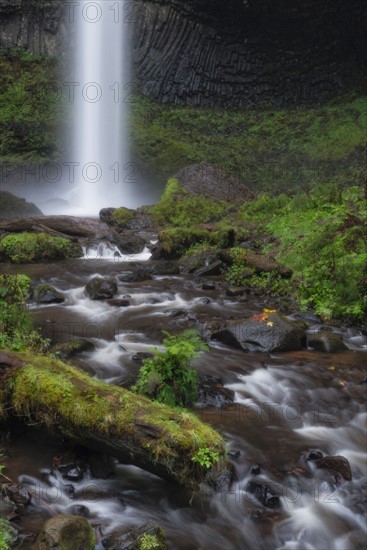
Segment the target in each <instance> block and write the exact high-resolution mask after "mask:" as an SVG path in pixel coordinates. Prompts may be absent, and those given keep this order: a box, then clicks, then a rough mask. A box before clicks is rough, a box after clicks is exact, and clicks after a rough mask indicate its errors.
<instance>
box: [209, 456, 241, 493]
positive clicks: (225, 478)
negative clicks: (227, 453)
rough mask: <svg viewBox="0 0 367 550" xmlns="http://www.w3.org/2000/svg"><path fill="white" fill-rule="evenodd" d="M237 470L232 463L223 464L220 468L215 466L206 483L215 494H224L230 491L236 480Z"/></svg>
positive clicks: (210, 471)
mask: <svg viewBox="0 0 367 550" xmlns="http://www.w3.org/2000/svg"><path fill="white" fill-rule="evenodd" d="M235 478H236V475H235V470H234V467H233V465H232V464H231V463H230V462H226V463H222V464H221V465H220V466H219V465H217V464H215V465H214V466H212V468H211V469H210V470H209V472H208V473H207V475H206V477H205V482H206V483H207V484H208V485H209V487H211V488H212V489H213V490H214V491H215V492H223V493H225V492H226V491H228V490H229V488H230V486H231V483H232V482H233V481H234V480H235Z"/></svg>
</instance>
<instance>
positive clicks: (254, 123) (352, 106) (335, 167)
mask: <svg viewBox="0 0 367 550" xmlns="http://www.w3.org/2000/svg"><path fill="white" fill-rule="evenodd" d="M131 124H132V126H131V140H132V150H133V151H134V153H135V156H136V160H137V162H138V164H139V165H141V166H143V167H144V168H145V170H146V171H147V173H149V174H150V175H152V176H154V177H155V178H156V179H157V181H165V180H166V179H167V178H168V177H171V176H172V175H174V174H175V173H176V172H177V171H178V170H179V169H180V168H182V167H183V166H186V165H188V164H192V163H195V162H201V161H208V162H212V163H214V164H217V165H220V166H221V167H223V168H224V170H226V171H228V172H229V173H231V174H234V175H237V176H239V177H240V178H241V180H242V181H244V183H245V184H246V185H248V186H250V187H252V188H255V189H260V190H265V191H266V190H277V191H279V189H281V190H295V189H296V188H302V187H308V186H310V185H312V184H314V183H323V182H324V181H329V182H338V183H345V182H348V181H350V180H351V179H352V180H353V181H355V182H358V181H362V178H363V171H364V163H365V157H364V149H365V146H366V144H367V102H366V97H365V96H364V95H357V94H348V95H346V96H343V97H340V98H337V99H335V100H333V101H330V102H329V103H327V104H325V105H323V106H316V107H312V108H306V107H299V108H290V109H279V110H275V109H260V108H259V109H256V110H251V111H245V112H241V111H233V110H219V109H215V108H212V109H209V108H190V107H178V106H167V105H161V104H158V103H155V102H153V101H150V100H148V99H146V98H144V97H136V98H135V99H134V102H133V103H132V115H131Z"/></svg>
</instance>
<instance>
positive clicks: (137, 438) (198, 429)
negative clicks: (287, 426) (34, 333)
mask: <svg viewBox="0 0 367 550" xmlns="http://www.w3.org/2000/svg"><path fill="white" fill-rule="evenodd" d="M0 377H1V378H2V380H1V390H0V419H1V418H3V419H4V418H5V417H6V416H7V415H11V414H13V415H16V416H18V417H21V418H22V419H23V420H24V421H25V422H26V423H27V422H30V423H32V424H34V423H37V425H38V426H44V427H45V428H47V429H49V430H50V431H51V432H53V433H55V434H58V435H61V436H64V437H66V438H68V439H69V440H72V441H74V442H76V443H78V444H82V445H84V446H86V447H90V448H93V449H96V450H100V451H103V452H105V453H108V454H110V455H111V456H114V457H116V458H117V459H119V460H121V461H123V462H127V463H131V464H134V465H136V466H139V467H141V468H143V469H145V470H148V471H150V472H152V473H154V474H156V475H158V476H160V477H163V478H166V479H170V480H173V481H175V482H178V483H179V484H180V485H184V486H186V487H189V488H195V487H197V486H198V484H199V483H200V482H201V481H203V480H204V478H205V476H206V474H207V471H206V470H205V468H203V467H202V466H200V465H198V464H197V463H195V462H194V461H192V457H193V456H195V453H196V452H197V451H198V450H199V449H202V448H208V449H209V450H210V451H212V452H214V453H218V454H219V456H220V457H221V459H223V458H224V441H223V439H222V437H221V436H220V435H219V434H218V433H217V432H216V431H215V430H214V429H213V428H211V427H210V426H209V425H207V424H204V423H203V422H201V421H200V420H199V419H198V418H197V417H196V416H195V415H194V414H193V413H191V412H188V411H182V410H179V409H173V408H170V407H167V406H165V405H162V404H160V403H157V402H153V401H151V400H149V399H147V398H145V397H143V396H141V395H137V394H134V393H132V392H130V391H128V390H125V389H123V388H119V387H117V386H112V385H107V384H105V383H103V382H100V381H98V380H95V379H92V378H91V377H90V376H89V375H87V374H85V373H84V372H82V371H80V370H79V369H77V368H74V367H71V366H69V365H66V364H65V363H62V362H61V361H59V360H56V359H52V358H50V357H46V356H34V355H30V354H25V353H13V352H11V353H10V352H6V353H4V352H0ZM223 464H224V463H223ZM217 466H218V465H217ZM216 470H218V468H216Z"/></svg>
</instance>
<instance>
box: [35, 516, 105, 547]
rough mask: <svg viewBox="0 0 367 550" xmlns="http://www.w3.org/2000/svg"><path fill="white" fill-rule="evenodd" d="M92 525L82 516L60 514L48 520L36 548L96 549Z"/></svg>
mask: <svg viewBox="0 0 367 550" xmlns="http://www.w3.org/2000/svg"><path fill="white" fill-rule="evenodd" d="M95 544H96V541H95V536H94V532H93V529H92V527H91V526H90V525H89V523H88V521H87V520H86V519H85V518H83V517H81V516H72V515H58V516H55V517H53V518H51V519H49V520H48V521H46V523H45V525H44V527H43V529H42V531H41V533H40V534H39V536H38V538H37V540H36V544H35V550H51V549H52V550H94V547H95Z"/></svg>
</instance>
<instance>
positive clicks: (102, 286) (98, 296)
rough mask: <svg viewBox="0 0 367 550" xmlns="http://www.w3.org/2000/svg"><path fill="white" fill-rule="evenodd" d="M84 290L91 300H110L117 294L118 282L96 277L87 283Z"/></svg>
mask: <svg viewBox="0 0 367 550" xmlns="http://www.w3.org/2000/svg"><path fill="white" fill-rule="evenodd" d="M84 292H85V294H86V295H87V296H89V298H90V299H91V300H108V299H109V298H113V296H114V295H115V294H117V284H116V283H115V281H112V280H111V279H102V278H101V277H94V279H92V280H91V281H89V283H88V284H87V285H86V287H85V289H84Z"/></svg>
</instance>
